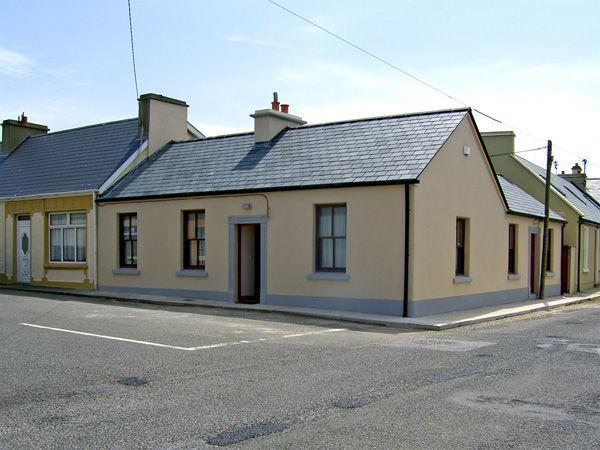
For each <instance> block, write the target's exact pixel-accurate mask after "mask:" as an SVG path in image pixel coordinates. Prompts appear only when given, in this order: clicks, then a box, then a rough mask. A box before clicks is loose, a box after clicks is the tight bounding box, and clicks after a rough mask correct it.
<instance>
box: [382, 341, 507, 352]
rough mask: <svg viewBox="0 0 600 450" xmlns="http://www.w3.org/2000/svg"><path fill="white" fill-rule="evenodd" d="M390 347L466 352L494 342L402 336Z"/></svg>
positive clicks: (390, 344) (391, 343)
mask: <svg viewBox="0 0 600 450" xmlns="http://www.w3.org/2000/svg"><path fill="white" fill-rule="evenodd" d="M385 345H387V346H390V347H404V348H415V349H424V350H436V351H440V352H468V351H471V350H476V349H478V348H482V347H487V346H490V345H496V343H495V342H486V341H457V340H454V339H433V338H419V337H415V338H403V339H399V340H397V341H394V342H390V343H389V344H385Z"/></svg>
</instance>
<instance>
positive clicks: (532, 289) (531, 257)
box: [529, 234, 537, 294]
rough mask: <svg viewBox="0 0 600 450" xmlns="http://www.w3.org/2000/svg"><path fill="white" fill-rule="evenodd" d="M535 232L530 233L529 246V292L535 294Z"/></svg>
mask: <svg viewBox="0 0 600 450" xmlns="http://www.w3.org/2000/svg"><path fill="white" fill-rule="evenodd" d="M536 238H537V235H536V234H531V248H530V249H529V292H531V293H532V294H535V259H536V258H535V249H536V247H537V246H536V240H537V239H536Z"/></svg>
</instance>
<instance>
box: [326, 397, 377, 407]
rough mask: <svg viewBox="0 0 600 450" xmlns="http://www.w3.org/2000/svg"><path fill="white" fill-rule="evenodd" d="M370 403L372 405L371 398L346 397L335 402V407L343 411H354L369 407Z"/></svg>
mask: <svg viewBox="0 0 600 450" xmlns="http://www.w3.org/2000/svg"><path fill="white" fill-rule="evenodd" d="M369 403H371V399H370V398H369V397H364V396H359V397H346V398H340V399H337V400H334V401H333V406H335V407H336V408H342V409H354V408H360V407H362V406H365V405H368V404H369Z"/></svg>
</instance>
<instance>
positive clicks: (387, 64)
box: [266, 0, 600, 167]
mask: <svg viewBox="0 0 600 450" xmlns="http://www.w3.org/2000/svg"><path fill="white" fill-rule="evenodd" d="M266 1H267V2H269V3H271V4H272V5H274V6H276V7H278V8H280V9H281V10H283V11H285V12H287V13H288V14H291V15H293V16H295V17H297V18H298V19H300V20H302V21H304V22H306V23H308V24H310V25H312V26H314V27H315V28H318V29H319V30H321V31H323V32H325V33H327V34H329V35H330V36H332V37H334V38H336V39H337V40H339V41H341V42H343V43H345V44H347V45H349V46H351V47H353V48H354V49H355V50H358V51H359V52H361V53H364V54H365V55H367V56H369V57H371V58H373V59H375V60H377V61H379V62H380V63H382V64H385V65H386V66H388V67H391V68H392V69H394V70H397V71H398V72H400V73H402V74H404V75H405V76H407V77H409V78H412V79H413V80H415V81H416V82H418V83H420V84H422V85H424V86H426V87H428V88H429V89H432V90H434V91H435V92H437V93H438V94H441V95H443V96H445V97H447V98H449V99H451V100H453V101H455V102H457V103H460V104H461V105H462V106H466V107H469V108H471V109H472V110H473V111H474V112H476V113H478V114H480V115H482V116H484V117H486V118H488V119H490V120H492V121H494V122H496V123H499V124H502V125H504V126H507V127H509V128H512V129H513V130H516V131H518V132H520V133H522V134H526V135H527V136H529V137H532V138H534V139H536V140H540V141H544V142H545V141H546V140H547V139H544V138H541V137H540V136H536V135H535V134H532V133H529V132H528V131H526V130H524V129H522V128H520V127H516V126H514V125H511V124H510V123H508V122H505V121H503V120H500V119H497V118H496V117H494V116H492V115H491V114H487V113H484V112H483V111H481V110H480V109H478V108H474V107H471V106H470V105H469V104H468V103H466V102H464V101H462V100H460V99H458V98H456V97H454V96H453V95H450V94H449V93H447V92H445V91H443V90H442V89H440V88H438V87H436V86H434V85H433V84H431V83H429V82H427V81H425V80H423V79H421V78H419V77H417V76H415V75H413V74H411V73H410V72H408V71H406V70H404V69H402V68H401V67H399V66H397V65H395V64H393V63H391V62H389V61H387V60H385V59H383V58H381V57H380V56H377V55H376V54H375V53H373V52H370V51H369V50H365V49H364V48H362V47H361V46H360V45H358V44H355V43H354V42H351V41H349V40H348V39H346V38H344V37H342V36H340V35H339V34H337V33H334V32H333V31H331V30H328V29H327V28H325V27H323V26H321V25H319V24H318V23H315V22H313V21H312V20H310V19H308V18H307V17H304V16H302V15H301V14H299V13H297V12H295V11H293V10H291V9H289V8H287V7H285V6H283V5H282V4H281V3H278V2H276V1H274V0H266ZM554 147H555V148H558V149H560V150H562V151H564V152H566V153H569V154H570V155H572V156H575V157H577V158H583V157H582V156H581V155H578V154H576V153H574V152H571V151H569V150H567V149H565V148H564V147H558V146H554ZM544 148H545V147H544ZM498 156H500V155H498ZM588 163H589V164H592V165H594V166H596V167H600V165H597V164H593V163H592V162H591V161H589V160H588Z"/></svg>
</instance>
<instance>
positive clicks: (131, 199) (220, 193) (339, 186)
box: [96, 179, 419, 203]
mask: <svg viewBox="0 0 600 450" xmlns="http://www.w3.org/2000/svg"><path fill="white" fill-rule="evenodd" d="M407 184H419V180H417V179H410V180H387V181H365V182H361V183H340V184H318V185H316V184H315V185H310V186H282V187H272V188H256V189H232V190H229V191H210V192H184V193H180V194H156V195H140V196H136V197H116V198H99V199H97V200H96V202H97V203H114V202H127V201H129V202H135V201H142V200H169V199H178V198H190V197H196V198H197V197H220V196H222V197H226V196H230V195H237V194H260V193H262V192H285V191H309V190H316V189H343V188H353V187H371V186H373V187H375V186H403V185H407Z"/></svg>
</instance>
